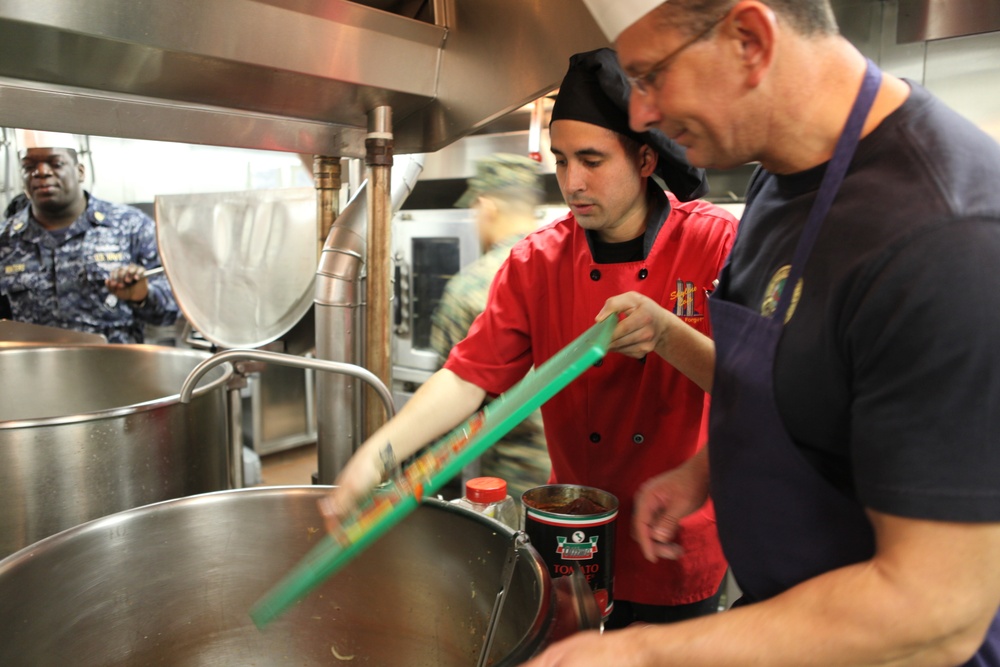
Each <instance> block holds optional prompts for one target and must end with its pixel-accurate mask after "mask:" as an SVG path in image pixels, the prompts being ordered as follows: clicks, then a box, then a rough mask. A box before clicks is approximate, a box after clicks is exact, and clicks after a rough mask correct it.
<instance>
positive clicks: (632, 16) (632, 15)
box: [583, 0, 667, 42]
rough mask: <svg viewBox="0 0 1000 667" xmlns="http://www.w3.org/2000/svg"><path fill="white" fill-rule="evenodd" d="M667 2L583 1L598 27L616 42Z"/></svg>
mask: <svg viewBox="0 0 1000 667" xmlns="http://www.w3.org/2000/svg"><path fill="white" fill-rule="evenodd" d="M665 1H667V0H583V2H584V4H585V5H587V9H589V10H590V13H591V14H593V15H594V20H595V21H597V25H598V26H599V27H600V28H601V30H603V31H604V34H605V35H606V36H607V38H608V39H609V40H610V41H612V42H614V41H615V40H616V39H618V35H620V34H622V32H623V31H624V30H625V28H627V27H629V26H630V25H632V24H633V23H635V22H636V21H638V20H639V19H641V18H642V17H643V16H645V15H646V14H648V13H649V12H650V11H652V10H653V9H654V8H656V7H658V6H660V5H662V4H663V3H664V2H665Z"/></svg>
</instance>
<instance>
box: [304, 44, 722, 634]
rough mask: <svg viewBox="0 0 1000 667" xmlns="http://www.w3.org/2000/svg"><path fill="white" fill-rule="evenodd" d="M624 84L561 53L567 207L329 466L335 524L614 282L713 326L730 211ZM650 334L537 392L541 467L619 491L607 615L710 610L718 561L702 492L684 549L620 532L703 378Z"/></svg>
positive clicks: (681, 447) (560, 121)
mask: <svg viewBox="0 0 1000 667" xmlns="http://www.w3.org/2000/svg"><path fill="white" fill-rule="evenodd" d="M627 100H628V83H627V81H626V80H625V77H624V75H623V73H622V72H621V70H620V68H619V67H618V64H617V62H616V60H615V55H614V53H613V52H612V51H611V50H610V49H601V50H598V51H593V52H588V53H583V54H577V55H575V56H573V57H572V58H571V59H570V67H569V70H568V71H567V73H566V76H565V77H564V78H563V81H562V83H561V85H560V87H559V95H558V98H557V99H556V102H555V105H554V106H553V109H552V120H551V122H550V125H549V135H550V138H551V149H552V153H553V155H554V157H555V164H556V180H557V181H558V183H559V188H560V190H561V192H562V195H563V198H564V199H565V201H566V203H567V205H568V206H569V209H570V211H569V213H568V214H567V215H566V216H564V217H562V218H561V219H559V220H556V221H554V222H553V223H552V224H551V225H547V226H545V227H543V228H542V229H539V230H537V231H534V232H532V233H530V234H528V235H527V236H525V237H524V238H523V239H522V240H520V241H518V242H517V243H516V244H514V245H513V247H512V248H510V250H509V254H508V256H507V259H506V260H505V262H504V263H503V265H502V266H501V268H500V270H499V271H498V272H497V274H496V277H495V278H494V279H493V282H492V284H491V286H490V290H489V297H488V299H487V303H486V307H485V310H484V311H483V312H482V313H481V314H480V315H479V316H478V317H477V318H476V319H475V321H474V322H473V324H472V326H471V328H470V329H469V332H468V335H467V336H466V337H465V338H464V339H463V340H461V341H459V342H458V343H457V344H456V345H455V346H454V347H453V348H452V350H451V352H450V354H449V356H448V359H447V361H446V362H445V365H444V368H443V369H442V370H440V371H438V372H437V373H435V374H434V375H433V376H432V377H431V378H430V380H428V382H426V383H424V384H423V385H421V387H420V389H419V390H418V391H417V392H416V393H415V394H414V396H413V397H412V398H411V399H410V400H409V401H408V402H407V403H406V405H405V406H403V408H402V409H401V410H400V411H399V413H398V414H397V415H396V417H395V418H393V419H392V420H390V421H389V422H388V423H387V424H385V425H384V426H383V427H382V428H381V429H379V430H378V431H377V432H376V433H374V434H373V435H372V436H371V437H370V438H369V439H368V440H367V441H366V442H365V443H364V444H363V445H362V446H361V448H360V449H359V450H358V452H357V453H356V454H355V455H354V456H353V457H352V458H351V460H350V462H349V463H348V465H347V466H346V467H345V469H344V470H343V471H342V473H341V474H340V476H339V477H338V480H337V488H336V489H335V490H334V491H333V493H332V494H331V496H330V497H329V502H325V503H323V504H322V507H323V509H324V513H326V514H327V516H328V517H330V518H331V519H332V522H333V524H335V523H336V521H337V517H338V516H340V515H341V514H342V513H343V512H344V511H345V510H346V509H347V508H349V507H350V504H351V503H352V502H353V498H354V497H357V496H358V495H361V494H363V493H365V492H366V491H368V490H369V489H371V487H372V486H373V485H374V484H376V483H377V482H378V481H379V478H380V476H381V475H383V474H384V473H385V472H386V471H385V467H386V465H385V464H384V463H383V461H391V460H392V459H395V460H403V459H405V458H406V457H408V456H409V455H411V454H412V453H413V452H414V451H416V450H417V449H418V448H419V447H421V446H423V445H424V444H425V443H427V442H429V441H431V440H432V439H433V438H435V437H437V436H439V435H442V434H443V433H445V432H446V431H447V430H449V429H451V428H453V427H454V426H456V425H458V424H459V423H461V421H463V420H464V419H466V418H467V417H469V416H470V415H471V414H472V413H473V412H474V411H475V410H476V409H478V408H479V407H480V405H481V403H482V401H483V399H484V398H485V397H486V396H487V395H497V394H500V393H502V392H504V391H506V390H507V389H509V388H510V387H511V386H513V385H514V384H515V383H516V382H517V381H518V380H520V379H521V378H523V377H524V375H525V374H526V373H527V372H528V370H529V369H530V368H531V367H532V366H539V365H541V364H542V363H544V362H545V361H546V360H548V359H550V358H551V357H552V356H553V355H555V354H556V353H557V352H558V351H559V350H560V349H562V348H563V347H565V346H566V345H568V344H569V343H570V342H572V341H573V339H574V338H575V337H577V336H578V335H579V334H580V333H581V332H583V331H584V330H586V329H587V328H589V327H590V326H592V325H593V323H594V318H595V316H596V315H597V314H598V313H599V311H600V310H601V308H602V307H603V306H604V303H605V302H606V301H607V299H608V298H609V297H611V296H615V295H621V294H623V293H624V294H626V296H625V297H624V299H625V300H626V301H627V302H628V304H629V305H628V307H623V308H622V311H621V315H622V316H623V317H624V318H625V320H624V321H628V316H629V314H630V313H631V312H632V310H633V309H634V310H636V311H637V314H638V316H639V317H644V316H645V314H646V312H647V309H649V310H652V311H659V310H663V309H665V308H666V309H670V310H671V311H673V312H675V313H677V317H678V320H679V321H682V322H684V326H687V327H690V328H691V330H692V331H693V332H695V331H696V332H700V333H701V334H703V335H705V334H708V332H709V321H708V318H707V313H706V311H705V308H706V302H707V297H706V291H707V290H710V289H711V286H712V281H713V280H715V278H716V276H717V275H718V271H719V269H720V267H721V266H722V263H723V261H724V259H725V257H726V254H727V253H728V250H729V246H730V244H731V241H732V238H733V237H734V235H735V230H736V220H735V218H733V216H732V215H730V214H729V213H727V212H726V211H725V210H723V209H722V208H720V207H717V206H714V205H711V204H709V203H708V202H705V201H700V200H697V199H696V198H697V197H699V196H701V195H702V194H704V193H705V191H706V182H705V180H704V172H703V171H702V170H698V169H692V168H691V167H690V165H688V164H687V162H686V161H685V160H684V155H683V151H681V150H679V149H678V148H677V147H676V146H675V145H674V144H673V143H672V142H670V141H669V140H667V139H666V138H665V137H664V136H663V135H662V134H661V133H659V132H642V133H637V132H632V131H631V130H629V127H628V107H627ZM654 174H655V175H656V176H657V177H659V178H662V179H663V181H664V183H665V184H666V185H667V186H668V187H669V189H670V192H664V191H663V189H662V188H661V186H659V185H657V184H656V181H655V180H653V176H654ZM639 305H642V306H643V308H641V309H639V308H638V306H639ZM649 343H650V341H648V340H643V339H634V340H624V339H623V340H619V341H617V342H616V344H615V346H614V351H616V352H619V354H609V355H607V356H606V357H605V358H604V359H603V360H602V361H601V362H599V363H598V364H597V365H596V366H595V367H594V368H591V369H589V370H587V372H586V373H584V374H583V375H582V376H581V377H580V378H578V379H577V380H575V381H574V382H572V383H571V384H570V385H569V386H568V387H566V388H565V389H564V390H562V391H561V392H559V393H558V394H557V395H555V396H554V397H552V399H550V400H549V401H548V402H547V403H546V404H545V405H543V406H542V408H541V411H542V421H543V425H544V429H545V440H546V444H547V446H548V450H549V455H550V457H551V460H552V479H551V481H552V482H553V483H558V484H575V485H583V486H591V487H597V488H599V489H602V490H604V491H607V492H609V493H611V494H613V495H614V496H615V497H616V498H618V501H619V507H618V516H619V517H620V518H619V521H618V525H619V526H620V527H621V529H620V530H618V531H617V534H616V537H615V544H614V546H613V549H614V551H613V553H614V584H613V592H612V593H611V595H610V598H609V599H602V602H605V604H604V605H602V606H603V609H602V611H604V612H605V613H606V614H607V621H606V623H607V624H608V627H616V626H617V627H620V626H625V625H628V624H630V623H632V622H634V621H636V620H642V621H645V622H649V623H666V622H673V621H679V620H683V619H687V618H692V617H695V616H699V615H704V614H712V613H715V612H716V611H717V610H718V607H719V590H720V585H721V583H722V580H723V577H724V575H725V571H726V564H725V561H724V560H723V558H722V554H721V549H720V547H719V543H718V536H717V534H716V530H715V519H714V516H713V513H712V506H711V503H710V502H707V503H704V504H703V506H702V507H700V508H699V511H697V512H694V513H692V515H691V516H689V517H687V518H686V519H685V521H684V525H683V529H682V530H681V532H680V534H679V535H678V536H677V538H676V541H677V542H678V543H679V548H681V549H683V550H684V552H685V557H684V558H682V559H679V560H676V561H661V562H653V561H650V560H647V559H645V558H643V555H642V552H641V551H640V549H639V546H638V544H637V543H636V541H635V540H634V539H633V538H632V536H631V534H630V531H629V528H628V527H629V519H628V517H630V516H631V513H632V499H633V497H634V496H635V492H636V490H637V489H638V488H639V486H640V485H641V484H642V483H643V482H644V481H645V480H647V479H649V478H650V477H653V476H655V475H656V474H658V473H660V472H663V471H665V470H669V469H671V468H674V467H676V466H678V465H680V464H681V463H682V462H684V461H686V460H687V459H689V458H690V457H691V456H693V455H694V453H695V452H696V451H697V450H698V447H699V446H700V445H701V444H702V443H703V442H704V434H705V433H704V429H705V426H706V423H705V415H706V413H705V392H704V389H703V388H702V387H700V386H698V385H697V384H696V383H695V382H693V381H692V380H690V379H688V378H687V377H685V376H684V375H682V373H681V372H679V371H678V370H677V369H675V368H673V367H671V366H670V365H668V364H666V363H665V362H664V361H663V358H662V357H661V356H660V354H659V352H660V351H659V350H655V349H654V348H653V346H652V345H650V344H649ZM390 443H391V448H390V449H389V453H388V454H387V455H385V456H383V452H386V448H387V447H390ZM331 527H335V526H331ZM611 546H612V545H604V547H600V546H599V547H598V548H599V549H600V548H609V547H611ZM545 556H546V557H549V556H550V555H549V554H545ZM584 564H585V563H584ZM608 603H613V604H608Z"/></svg>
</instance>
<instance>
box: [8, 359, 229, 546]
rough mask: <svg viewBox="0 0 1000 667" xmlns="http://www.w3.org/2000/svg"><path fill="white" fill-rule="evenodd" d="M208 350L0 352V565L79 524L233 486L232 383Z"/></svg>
mask: <svg viewBox="0 0 1000 667" xmlns="http://www.w3.org/2000/svg"><path fill="white" fill-rule="evenodd" d="M208 356H209V355H208V353H206V352H200V351H195V350H181V349H174V348H168V347H156V346H152V345H78V346H74V345H69V346H38V345H4V346H0V377H2V378H3V382H0V558H2V557H3V556H6V555H8V554H11V553H13V552H15V551H17V550H18V549H20V548H22V547H24V546H27V545H28V544H31V543H32V542H35V541H37V540H40V539H42V538H43V537H47V536H49V535H52V534H54V533H57V532H59V531H61V530H64V529H66V528H69V527H71V526H75V525H78V524H80V523H83V522H84V521H89V520H91V519H95V518H97V517H101V516H106V515H108V514H112V513H114V512H119V511H121V510H125V509H130V508H133V507H139V506H141V505H148V504H150V503H154V502H158V501H161V500H167V499H170V498H179V497H181V496H188V495H194V494H198V493H207V492H209V491H217V490H220V489H225V488H227V487H228V475H227V470H228V469H227V466H226V458H227V455H226V450H227V421H226V393H225V392H226V389H225V384H226V380H227V379H228V377H229V375H230V373H231V369H229V368H228V367H223V368H218V369H215V371H213V373H212V374H210V375H208V376H207V377H206V378H205V379H204V380H203V382H202V384H201V386H200V387H199V389H198V390H197V391H196V392H195V399H194V400H193V401H192V402H191V403H190V404H188V405H184V404H182V403H180V402H179V393H180V389H181V385H183V384H184V379H185V378H186V377H187V375H188V373H189V372H190V371H191V370H192V369H193V368H194V367H195V366H197V365H198V363H200V362H201V361H203V360H204V359H206V358H208Z"/></svg>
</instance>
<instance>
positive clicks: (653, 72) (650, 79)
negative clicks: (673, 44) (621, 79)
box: [625, 12, 729, 95]
mask: <svg viewBox="0 0 1000 667" xmlns="http://www.w3.org/2000/svg"><path fill="white" fill-rule="evenodd" d="M727 16H729V12H726V13H725V14H723V15H722V16H720V17H719V18H717V19H715V20H714V21H712V24H711V25H710V26H708V28H706V29H705V30H704V31H702V32H700V33H698V34H697V35H695V36H694V37H692V38H691V39H689V40H688V41H686V42H684V43H683V44H681V45H680V46H679V47H677V48H676V49H675V50H673V51H671V52H670V53H668V54H667V55H666V56H664V57H663V58H662V59H660V60H658V61H657V62H656V63H655V64H654V65H653V66H652V67H650V68H649V69H648V70H646V71H645V72H643V73H642V74H636V75H635V76H626V77H625V79H626V80H628V82H629V85H630V86H632V89H633V90H634V91H636V92H637V93H639V94H640V95H648V94H649V93H650V92H652V91H655V90H657V89H658V86H657V85H656V81H657V79H659V78H660V74H662V73H663V72H665V71H666V69H667V68H668V67H669V66H670V63H672V62H673V61H674V59H675V58H677V56H679V55H680V54H682V53H684V51H685V50H687V49H688V48H689V47H691V46H694V45H695V44H697V43H698V42H700V41H701V40H703V39H705V38H706V37H708V35H709V33H711V32H712V31H713V30H715V27H716V26H717V25H719V24H720V23H722V22H723V21H724V20H725V18H726V17H727Z"/></svg>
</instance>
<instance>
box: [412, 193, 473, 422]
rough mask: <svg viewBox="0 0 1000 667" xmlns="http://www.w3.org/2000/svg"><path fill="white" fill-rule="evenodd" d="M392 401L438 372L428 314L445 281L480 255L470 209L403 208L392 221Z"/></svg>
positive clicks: (435, 306) (431, 313)
mask: <svg viewBox="0 0 1000 667" xmlns="http://www.w3.org/2000/svg"><path fill="white" fill-rule="evenodd" d="M392 238H393V259H394V262H395V294H394V301H393V324H392V326H393V338H392V347H393V349H392V354H393V368H392V375H393V387H392V389H393V398H394V400H395V402H396V408H397V409H399V408H400V407H402V405H403V403H405V402H406V401H407V400H408V399H409V397H410V396H411V395H412V393H413V392H414V391H415V390H416V388H417V387H418V386H419V385H420V384H422V383H423V382H424V381H425V380H427V378H429V377H430V376H431V374H433V373H434V371H436V370H437V369H438V366H439V365H440V360H439V359H438V355H437V353H436V352H435V351H434V350H433V348H432V347H431V316H432V315H433V314H434V310H435V308H437V305H438V303H439V302H440V300H441V295H442V293H443V292H444V287H445V285H446V284H447V283H448V280H449V279H450V278H451V277H452V276H453V275H455V274H456V273H458V271H459V270H460V269H461V268H462V267H464V266H466V265H467V264H469V263H470V262H472V261H473V260H475V259H476V258H478V257H479V255H480V253H481V246H480V242H479V232H478V231H477V229H476V222H475V212H474V211H473V210H471V209H429V210H404V211H399V212H398V213H396V215H395V217H394V218H393V227H392Z"/></svg>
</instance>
